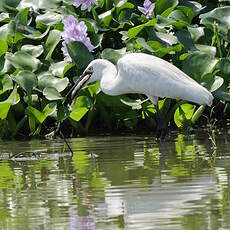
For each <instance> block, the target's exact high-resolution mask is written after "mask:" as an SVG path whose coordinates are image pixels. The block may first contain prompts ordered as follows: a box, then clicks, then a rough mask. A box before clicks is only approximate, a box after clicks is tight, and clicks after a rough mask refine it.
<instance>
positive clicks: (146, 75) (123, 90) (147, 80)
mask: <svg viewBox="0 0 230 230" xmlns="http://www.w3.org/2000/svg"><path fill="white" fill-rule="evenodd" d="M93 62H95V63H97V64H98V66H99V65H103V66H104V67H102V76H101V79H100V80H101V83H100V86H101V89H102V91H103V92H104V93H105V94H108V95H113V96H116V95H121V94H127V93H140V94H145V95H147V96H148V97H149V98H150V99H151V100H152V101H153V102H157V99H158V97H161V98H163V97H168V98H173V99H183V100H187V101H191V102H195V103H197V104H206V105H209V106H210V105H211V104H212V100H213V96H212V94H211V93H210V92H209V91H208V90H207V89H205V88H204V87H203V86H201V85H200V84H198V83H197V82H196V81H194V80H193V79H192V78H190V77H189V76H187V75H186V74H185V73H184V72H182V71H181V70H180V69H178V68H177V67H176V66H174V65H172V64H170V63H169V62H167V61H164V60H163V59H160V58H158V57H155V56H152V55H148V54H144V53H131V54H126V55H125V56H123V57H122V58H121V59H120V60H119V61H118V63H117V68H116V67H115V66H114V65H113V64H112V63H111V62H109V61H106V60H103V59H97V60H95V61H93ZM102 63H103V64H102ZM94 66H95V64H94V65H93V68H94V69H95V67H94ZM97 80H98V79H97Z"/></svg>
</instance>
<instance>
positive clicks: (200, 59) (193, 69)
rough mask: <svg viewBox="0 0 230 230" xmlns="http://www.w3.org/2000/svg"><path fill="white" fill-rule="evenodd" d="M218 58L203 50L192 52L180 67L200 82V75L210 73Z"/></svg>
mask: <svg viewBox="0 0 230 230" xmlns="http://www.w3.org/2000/svg"><path fill="white" fill-rule="evenodd" d="M217 62H218V59H216V58H214V57H213V56H211V55H209V54H207V53H203V52H193V53H192V54H190V55H188V56H187V58H186V59H185V60H184V62H183V66H182V69H183V71H184V72H185V73H187V74H188V75H189V76H191V77H193V78H194V79H196V80H197V81H198V82H200V79H201V77H202V76H204V75H205V74H208V73H212V71H213V70H214V68H215V66H216V64H217Z"/></svg>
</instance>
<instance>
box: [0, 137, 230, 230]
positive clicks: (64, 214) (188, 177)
mask: <svg viewBox="0 0 230 230" xmlns="http://www.w3.org/2000/svg"><path fill="white" fill-rule="evenodd" d="M68 141H69V143H70V144H71V146H72V149H73V151H74V155H73V156H71V154H70V153H69V151H68V149H67V148H66V147H65V145H64V143H63V141H62V140H54V141H38V140H35V141H30V142H0V229H20V230H26V229H33V230H34V229H55V230H56V229H71V230H76V229H90V230H91V229H100V230H101V229H115V230H116V229H170V230H171V229H177V230H178V229H186V230H190V229H194V230H199V229H201V230H204V229H212V230H214V229H230V190H229V186H230V183H229V176H230V142H229V141H230V137H229V136H228V135H227V134H219V135H217V137H216V143H217V148H216V150H215V149H214V148H213V147H212V144H211V141H210V140H209V139H208V135H207V134H206V133H203V134H199V135H193V136H183V135H178V134H173V135H171V137H170V138H168V139H167V140H166V142H165V143H162V144H159V143H157V142H156V141H155V140H154V138H153V137H150V136H131V137H127V136H125V137H89V138H76V139H71V140H68ZM20 153H22V154H20ZM12 156H13V157H12ZM9 157H11V158H9Z"/></svg>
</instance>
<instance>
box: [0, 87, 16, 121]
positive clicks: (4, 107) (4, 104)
mask: <svg viewBox="0 0 230 230" xmlns="http://www.w3.org/2000/svg"><path fill="white" fill-rule="evenodd" d="M19 100H20V98H19V95H18V94H17V88H16V87H15V88H14V89H13V91H12V93H11V94H10V96H9V97H8V98H7V100H5V101H1V102H0V118H1V119H2V120H3V119H5V118H6V117H7V115H8V112H9V109H10V107H11V106H12V105H15V104H17V103H18V102H19Z"/></svg>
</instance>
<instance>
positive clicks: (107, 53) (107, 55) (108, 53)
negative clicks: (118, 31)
mask: <svg viewBox="0 0 230 230" xmlns="http://www.w3.org/2000/svg"><path fill="white" fill-rule="evenodd" d="M125 53H126V48H122V49H118V50H114V49H111V48H107V49H104V50H103V51H102V53H101V57H102V58H103V59H107V60H109V61H111V62H112V63H113V64H114V65H116V64H117V62H118V60H119V59H120V58H121V57H122V56H123V55H125Z"/></svg>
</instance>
